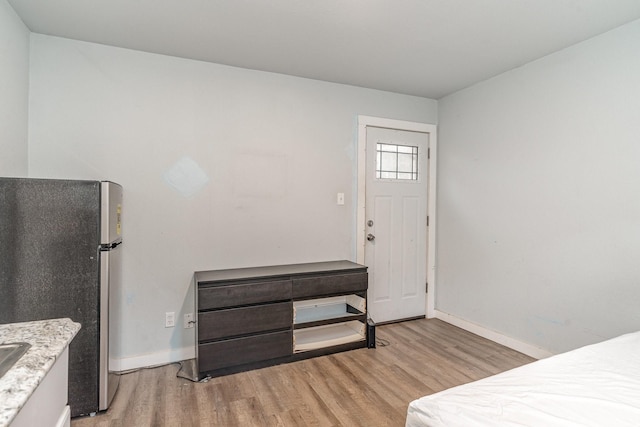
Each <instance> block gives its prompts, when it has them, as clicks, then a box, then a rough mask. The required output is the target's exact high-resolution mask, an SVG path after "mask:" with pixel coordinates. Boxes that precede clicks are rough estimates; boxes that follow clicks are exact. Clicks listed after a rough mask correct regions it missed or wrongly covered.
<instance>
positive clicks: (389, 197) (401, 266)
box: [364, 126, 430, 323]
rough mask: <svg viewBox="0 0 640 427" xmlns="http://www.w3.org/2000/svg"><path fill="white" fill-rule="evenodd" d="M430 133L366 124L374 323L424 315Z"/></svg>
mask: <svg viewBox="0 0 640 427" xmlns="http://www.w3.org/2000/svg"><path fill="white" fill-rule="evenodd" d="M429 137H430V134H429V133H428V132H418V131H408V130H399V129H392V128H384V127H375V126H367V128H366V167H365V169H366V172H365V174H366V191H365V192H366V195H365V229H364V235H365V239H366V240H365V242H364V253H365V265H367V266H368V267H369V291H368V298H367V303H368V311H369V314H370V315H371V318H372V319H373V321H374V322H376V323H380V322H390V321H396V320H402V319H409V318H415V317H421V316H425V314H426V308H427V304H426V286H427V285H426V283H427V249H428V227H427V214H428V200H429V194H428V191H429V159H428V152H429Z"/></svg>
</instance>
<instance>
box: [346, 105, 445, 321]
mask: <svg viewBox="0 0 640 427" xmlns="http://www.w3.org/2000/svg"><path fill="white" fill-rule="evenodd" d="M368 127H376V128H385V129H395V130H404V131H413V132H424V133H428V134H429V150H430V153H429V154H430V155H429V159H428V160H427V161H428V162H429V184H428V193H429V194H428V196H429V199H428V200H427V216H428V219H429V227H428V228H427V259H426V263H427V283H429V292H427V307H426V315H427V318H432V317H434V316H435V293H436V280H435V279H436V278H435V273H436V262H435V260H436V188H437V187H436V163H437V162H436V159H437V154H438V138H437V134H436V130H437V126H436V125H432V124H427V123H418V122H409V121H404V120H395V119H385V118H381V117H372V116H361V115H359V116H358V157H357V158H358V196H357V202H356V205H357V207H356V261H357V262H358V264H363V265H364V259H365V258H364V255H365V245H366V242H367V241H366V240H365V235H366V224H365V222H366V181H367V180H366V172H367V171H366V165H367V162H366V158H367V157H366V154H367V153H366V150H367V128H368Z"/></svg>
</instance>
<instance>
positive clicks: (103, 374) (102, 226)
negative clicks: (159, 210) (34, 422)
mask: <svg viewBox="0 0 640 427" xmlns="http://www.w3.org/2000/svg"><path fill="white" fill-rule="evenodd" d="M121 213H122V187H121V186H120V185H118V184H115V183H113V182H107V181H71V180H54V179H32V178H0V323H13V322H24V321H31V320H41V319H51V318H59V317H69V318H71V319H72V320H74V321H75V322H78V323H80V324H81V325H82V328H81V329H80V332H79V333H78V335H76V337H75V339H74V340H73V341H72V343H71V345H70V347H69V405H70V406H71V416H72V417H76V416H79V415H86V414H91V413H95V412H98V411H101V410H105V409H107V408H108V406H109V404H110V403H111V399H112V398H113V396H114V394H115V392H116V389H117V387H118V378H119V377H118V376H117V375H115V374H113V373H111V372H110V371H109V353H110V348H112V347H113V346H112V345H111V346H110V344H109V339H110V334H109V330H110V310H109V306H110V303H109V302H110V300H112V299H113V297H114V295H116V294H117V293H118V292H119V287H120V281H121V268H120V259H121V256H120V252H121V246H122V223H121ZM112 314H113V313H112ZM114 320H115V319H113V318H111V323H113V321H114ZM113 326H114V325H113V324H112V325H111V329H113ZM114 338H115V337H113V336H111V340H112V344H113V339H114Z"/></svg>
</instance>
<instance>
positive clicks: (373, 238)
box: [367, 233, 376, 242]
mask: <svg viewBox="0 0 640 427" xmlns="http://www.w3.org/2000/svg"><path fill="white" fill-rule="evenodd" d="M375 239H376V236H374V235H373V234H371V233H369V234H367V240H368V241H370V242H373V241H374V240H375Z"/></svg>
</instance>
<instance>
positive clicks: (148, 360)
mask: <svg viewBox="0 0 640 427" xmlns="http://www.w3.org/2000/svg"><path fill="white" fill-rule="evenodd" d="M194 357H196V350H195V348H194V347H182V348H176V349H171V350H166V351H159V352H156V353H147V354H140V355H137V356H131V357H123V358H121V359H109V370H110V371H115V372H122V371H128V370H130V369H137V368H147V367H149V366H159V365H166V364H169V363H174V362H180V361H182V360H187V359H193V358H194Z"/></svg>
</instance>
